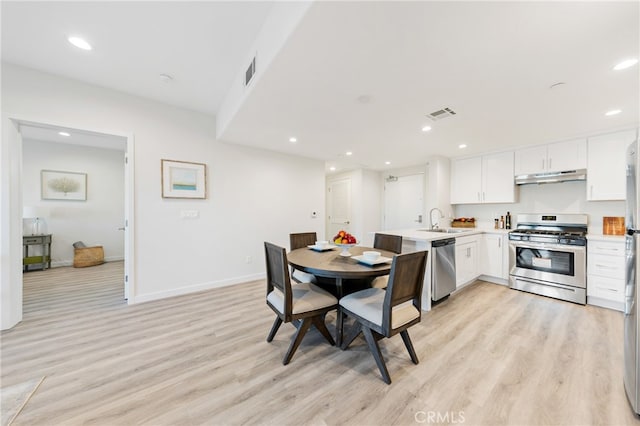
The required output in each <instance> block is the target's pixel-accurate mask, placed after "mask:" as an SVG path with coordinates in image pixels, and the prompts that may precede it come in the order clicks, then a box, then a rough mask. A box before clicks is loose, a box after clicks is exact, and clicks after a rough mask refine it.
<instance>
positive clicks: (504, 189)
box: [451, 151, 515, 204]
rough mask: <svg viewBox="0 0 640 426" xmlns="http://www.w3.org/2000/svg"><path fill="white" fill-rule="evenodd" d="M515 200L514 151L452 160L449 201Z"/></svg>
mask: <svg viewBox="0 0 640 426" xmlns="http://www.w3.org/2000/svg"><path fill="white" fill-rule="evenodd" d="M514 202H515V183H514V180H513V151H507V152H501V153H497V154H489V155H484V156H482V157H472V158H463V159H459V160H453V161H452V168H451V204H482V203H514Z"/></svg>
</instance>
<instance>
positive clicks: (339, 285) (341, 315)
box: [336, 277, 344, 347]
mask: <svg viewBox="0 0 640 426" xmlns="http://www.w3.org/2000/svg"><path fill="white" fill-rule="evenodd" d="M336 290H337V293H338V300H340V299H342V278H340V277H338V278H336ZM343 327H344V313H343V312H342V308H341V307H340V305H338V318H337V320H336V346H337V347H341V346H342V333H343Z"/></svg>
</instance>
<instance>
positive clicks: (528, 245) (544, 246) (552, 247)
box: [509, 241, 586, 253]
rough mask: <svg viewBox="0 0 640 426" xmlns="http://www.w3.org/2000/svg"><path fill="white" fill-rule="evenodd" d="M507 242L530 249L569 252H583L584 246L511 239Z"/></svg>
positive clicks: (513, 245)
mask: <svg viewBox="0 0 640 426" xmlns="http://www.w3.org/2000/svg"><path fill="white" fill-rule="evenodd" d="M509 244H510V245H511V246H512V247H514V248H515V247H524V248H532V249H543V250H554V251H568V252H571V253H584V252H585V251H586V247H583V246H559V245H557V244H545V243H524V242H521V241H517V242H516V241H511V242H509Z"/></svg>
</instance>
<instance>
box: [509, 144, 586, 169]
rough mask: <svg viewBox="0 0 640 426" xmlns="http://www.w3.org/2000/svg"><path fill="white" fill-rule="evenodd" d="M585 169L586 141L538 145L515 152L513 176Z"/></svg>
mask: <svg viewBox="0 0 640 426" xmlns="http://www.w3.org/2000/svg"><path fill="white" fill-rule="evenodd" d="M586 168H587V140H586V139H574V140H570V141H565V142H556V143H551V144H547V145H538V146H534V147H530V148H523V149H519V150H517V151H516V152H515V165H514V175H515V176H520V175H531V174H537V173H551V172H562V171H567V170H578V169H586Z"/></svg>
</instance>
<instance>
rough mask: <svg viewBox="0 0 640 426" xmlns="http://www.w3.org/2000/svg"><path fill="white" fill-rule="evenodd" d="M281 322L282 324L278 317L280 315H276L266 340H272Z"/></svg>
mask: <svg viewBox="0 0 640 426" xmlns="http://www.w3.org/2000/svg"><path fill="white" fill-rule="evenodd" d="M281 324H282V320H281V319H280V317H276V320H275V321H274V322H273V325H272V326H271V331H270V332H269V335H268V336H267V342H270V341H272V340H273V338H274V337H275V335H276V333H277V332H278V329H279V328H280V325H281Z"/></svg>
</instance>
